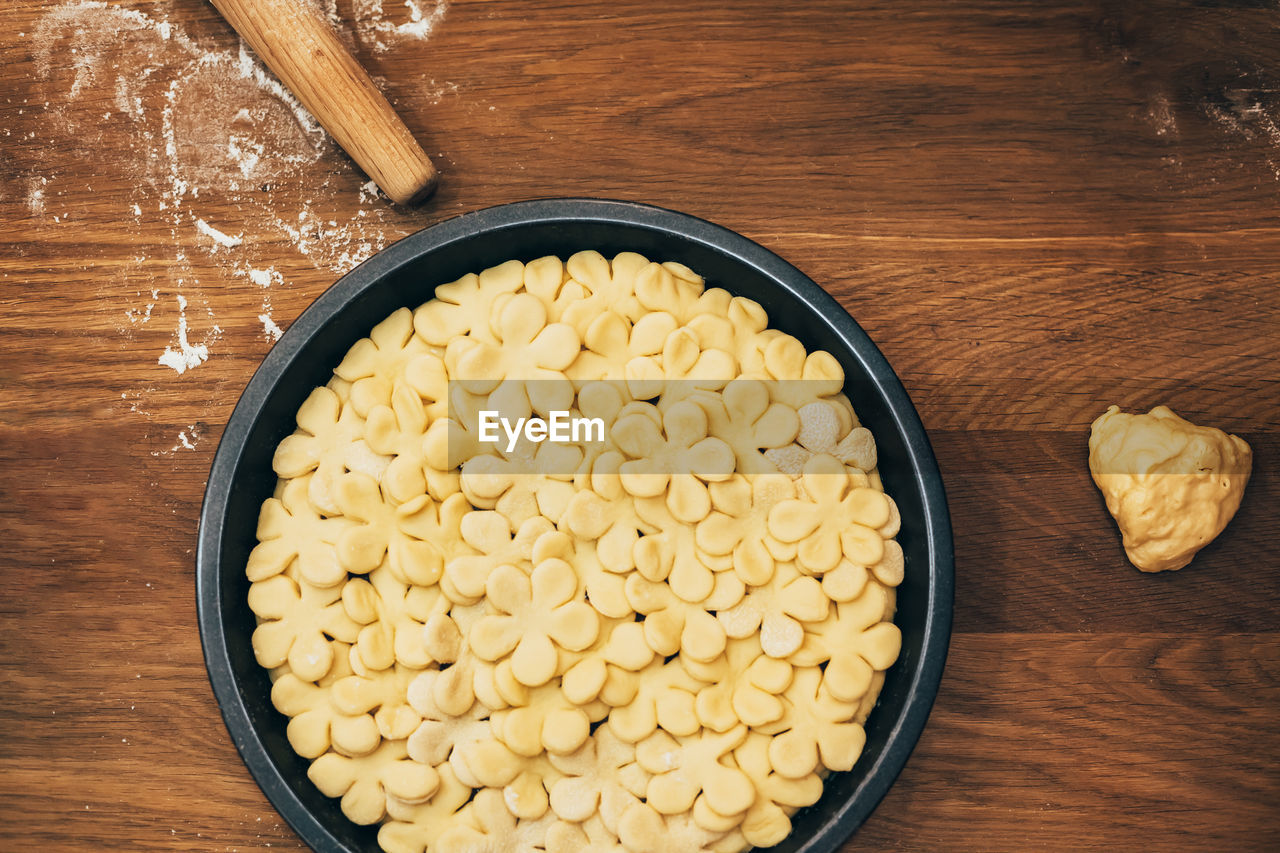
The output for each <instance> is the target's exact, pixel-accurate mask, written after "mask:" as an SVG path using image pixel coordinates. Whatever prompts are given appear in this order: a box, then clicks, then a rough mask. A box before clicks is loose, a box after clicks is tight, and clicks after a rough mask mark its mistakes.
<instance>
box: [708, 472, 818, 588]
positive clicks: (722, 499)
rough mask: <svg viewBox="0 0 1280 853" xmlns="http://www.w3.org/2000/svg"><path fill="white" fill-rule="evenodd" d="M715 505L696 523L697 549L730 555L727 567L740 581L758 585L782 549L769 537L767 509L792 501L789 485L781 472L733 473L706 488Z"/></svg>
mask: <svg viewBox="0 0 1280 853" xmlns="http://www.w3.org/2000/svg"><path fill="white" fill-rule="evenodd" d="M708 490H709V492H710V495H711V504H712V506H713V507H715V509H714V510H713V511H712V512H711V513H710V514H708V515H707V517H706V518H704V519H703V520H702V521H700V522H698V527H697V531H696V534H695V541H696V543H697V545H698V548H699V549H701V550H702V551H704V552H706V553H708V554H712V555H719V554H731V555H733V570H734V571H735V572H737V574H738V577H739V578H741V579H742V582H743V583H747V584H751V585H753V586H760V585H762V584H765V583H768V582H769V579H770V578H771V577H773V570H774V566H775V564H776V561H777V560H778V559H781V558H783V557H784V556H785V555H784V553H783V548H782V547H781V546H780V545H779V543H778V542H777V541H776V540H774V539H772V538H771V537H770V536H769V523H768V522H769V513H770V512H771V511H772V510H773V508H774V507H775V506H777V505H778V504H779V503H781V502H782V501H786V500H794V499H795V497H796V490H795V486H794V485H793V484H792V482H791V478H790V477H786V476H784V475H781V474H755V475H753V476H750V477H744V476H740V475H735V476H733V477H731V478H730V479H728V480H725V481H724V482H721V483H713V484H711V486H709V487H708Z"/></svg>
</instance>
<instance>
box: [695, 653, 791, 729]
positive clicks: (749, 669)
mask: <svg viewBox="0 0 1280 853" xmlns="http://www.w3.org/2000/svg"><path fill="white" fill-rule="evenodd" d="M681 663H682V665H683V666H684V667H685V668H686V669H687V670H689V672H690V674H691V675H693V676H694V677H695V678H697V679H698V680H700V681H703V682H705V683H706V684H707V686H706V687H704V688H703V689H702V690H700V691H699V692H698V697H697V700H696V702H695V704H694V710H695V711H696V713H697V715H698V722H700V723H701V724H702V725H703V726H706V727H707V728H708V729H711V730H712V731H717V732H724V731H728V730H729V729H731V728H733V727H734V726H736V725H738V723H740V722H741V723H746V724H747V725H749V726H762V725H765V724H767V723H772V722H774V721H775V720H777V719H779V718H780V717H782V714H783V712H784V711H785V708H784V707H783V705H782V701H781V700H780V699H779V698H778V694H779V693H781V692H782V691H783V690H785V689H786V688H787V685H789V684H790V683H791V665H790V664H788V663H787V662H786V661H781V660H777V659H775V658H770V657H768V656H766V655H765V654H764V651H763V650H762V649H761V648H760V637H759V636H750V637H745V638H743V639H740V640H730V641H729V643H728V646H727V647H726V648H725V653H724V654H723V655H721V656H720V657H718V658H716V659H715V660H714V661H711V662H709V663H698V662H697V661H692V660H685V661H682V662H681Z"/></svg>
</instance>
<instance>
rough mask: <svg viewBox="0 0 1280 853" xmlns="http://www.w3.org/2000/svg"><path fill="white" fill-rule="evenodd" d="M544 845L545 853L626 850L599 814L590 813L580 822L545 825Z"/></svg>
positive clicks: (607, 852) (596, 852)
mask: <svg viewBox="0 0 1280 853" xmlns="http://www.w3.org/2000/svg"><path fill="white" fill-rule="evenodd" d="M544 845H545V848H546V851H547V853H626V850H627V848H625V847H623V846H622V842H620V841H619V840H618V836H617V834H616V833H614V832H611V831H610V830H609V828H608V827H607V826H605V824H604V821H603V820H601V819H600V816H599V815H592V816H591V817H589V818H587V819H586V820H585V821H583V822H582V823H570V822H569V821H566V820H558V821H556V822H555V823H553V824H551V826H549V827H547V837H546V840H545V841H544Z"/></svg>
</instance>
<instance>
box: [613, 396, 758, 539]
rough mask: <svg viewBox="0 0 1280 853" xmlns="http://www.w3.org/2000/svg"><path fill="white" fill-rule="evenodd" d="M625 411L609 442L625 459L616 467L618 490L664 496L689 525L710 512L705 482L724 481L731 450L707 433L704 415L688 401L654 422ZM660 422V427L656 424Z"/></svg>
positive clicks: (650, 415) (645, 413)
mask: <svg viewBox="0 0 1280 853" xmlns="http://www.w3.org/2000/svg"><path fill="white" fill-rule="evenodd" d="M640 405H641V406H648V408H649V409H654V411H645V410H643V409H635V410H630V407H629V411H628V412H627V413H626V414H623V416H622V417H620V418H619V419H618V420H617V421H616V422H615V423H614V425H613V428H612V430H611V433H610V434H611V436H612V438H613V441H614V443H616V444H617V445H618V447H619V448H620V449H621V450H622V452H623V453H625V454H626V455H627V456H628V457H630V459H629V460H628V461H627V462H624V463H622V465H621V466H620V467H619V474H620V476H621V482H622V487H623V488H624V489H626V491H627V493H628V494H631V495H634V496H636V497H655V496H658V495H662V494H664V493H665V494H666V500H667V506H668V508H669V509H670V510H671V514H672V515H673V516H675V517H676V518H678V519H679V520H681V521H684V522H687V523H694V522H697V521H700V520H701V519H703V518H705V517H706V515H707V513H708V512H710V511H711V498H710V496H709V495H708V494H707V489H706V485H705V483H709V482H715V481H717V480H725V479H728V478H729V476H730V475H732V473H733V467H734V458H733V451H732V450H731V449H730V448H729V445H727V444H725V443H724V442H723V441H721V440H720V439H718V438H714V437H709V436H708V435H707V415H706V412H704V411H703V410H702V409H701V408H700V407H699V406H697V405H696V404H694V403H690V402H687V401H686V402H680V403H676V404H674V405H672V406H671V407H670V408H669V409H667V411H666V413H665V414H663V415H661V417H660V418H657V417H655V416H654V414H655V412H656V408H655V407H652V406H649V404H640ZM659 424H660V426H659Z"/></svg>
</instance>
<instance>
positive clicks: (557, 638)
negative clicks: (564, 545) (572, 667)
mask: <svg viewBox="0 0 1280 853" xmlns="http://www.w3.org/2000/svg"><path fill="white" fill-rule="evenodd" d="M577 592H578V577H577V575H576V574H574V571H573V567H572V566H570V565H569V564H568V563H566V562H565V561H564V560H561V559H555V558H553V559H548V560H544V561H542V562H541V563H540V564H539V565H538V566H537V567H536V568H535V569H534V570H533V574H532V575H526V574H525V573H524V572H522V571H521V570H520V569H517V568H516V567H515V566H511V565H503V566H499V567H498V568H496V569H494V571H493V573H492V574H490V575H489V579H488V581H486V583H485V593H486V595H487V597H488V600H489V601H490V603H492V604H493V605H494V606H495V607H496V608H497V609H498V611H499V614H495V615H493V616H486V617H485V618H483V619H481V620H480V621H479V622H478V623H476V626H475V627H474V628H472V629H471V636H470V638H469V640H470V644H471V648H472V649H473V650H474V651H475V653H476V654H477V655H478V656H479V657H481V658H482V659H484V660H489V661H497V660H500V659H502V658H504V657H506V656H507V655H508V654H510V655H511V668H512V672H513V673H514V675H515V677H516V679H517V680H518V681H519V682H520V683H521V684H524V685H526V686H529V687H538V686H539V685H542V684H546V683H547V682H548V681H550V680H551V678H552V677H553V676H554V675H555V674H556V669H557V666H558V665H559V655H558V652H557V647H558V648H562V649H565V650H567V651H572V652H578V651H582V650H583V649H585V648H587V647H588V646H590V645H591V644H592V643H594V642H595V640H596V636H597V634H598V632H599V618H600V617H599V616H598V615H597V613H596V611H595V610H594V609H592V608H591V606H590V605H589V604H587V603H586V602H585V601H581V600H577V599H575V596H576V595H577Z"/></svg>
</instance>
